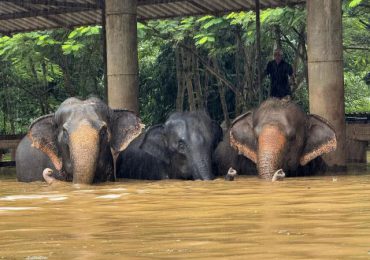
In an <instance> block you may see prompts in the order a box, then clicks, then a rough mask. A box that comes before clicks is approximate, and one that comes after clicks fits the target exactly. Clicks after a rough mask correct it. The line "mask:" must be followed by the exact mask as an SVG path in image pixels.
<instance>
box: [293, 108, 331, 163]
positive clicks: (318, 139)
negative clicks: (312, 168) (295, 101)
mask: <svg viewBox="0 0 370 260" xmlns="http://www.w3.org/2000/svg"><path fill="white" fill-rule="evenodd" d="M308 117H309V121H308V133H307V136H308V138H307V140H306V145H305V147H304V149H303V153H302V156H301V158H300V161H299V162H300V164H301V165H306V164H307V163H308V162H309V161H311V160H313V159H315V158H316V157H318V156H320V155H322V154H324V153H329V152H331V151H334V150H335V149H336V148H337V138H336V134H335V130H334V128H333V127H332V126H331V125H330V124H329V122H327V121H326V120H325V119H324V118H322V117H320V116H318V115H309V116H308Z"/></svg>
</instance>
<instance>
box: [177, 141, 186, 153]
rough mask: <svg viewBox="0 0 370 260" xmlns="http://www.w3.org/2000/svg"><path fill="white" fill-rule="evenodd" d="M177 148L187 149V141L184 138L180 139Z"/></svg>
mask: <svg viewBox="0 0 370 260" xmlns="http://www.w3.org/2000/svg"><path fill="white" fill-rule="evenodd" d="M177 149H178V150H179V151H180V152H183V151H185V149H186V143H185V142H184V140H179V142H178V144H177Z"/></svg>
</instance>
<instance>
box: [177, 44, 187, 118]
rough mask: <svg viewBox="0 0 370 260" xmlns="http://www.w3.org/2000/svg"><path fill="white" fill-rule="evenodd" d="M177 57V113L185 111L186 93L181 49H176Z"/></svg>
mask: <svg viewBox="0 0 370 260" xmlns="http://www.w3.org/2000/svg"><path fill="white" fill-rule="evenodd" d="M175 55H176V76H177V96H176V111H179V112H181V111H183V105H184V92H185V86H184V76H183V75H184V72H183V69H182V64H181V62H180V61H181V57H180V56H181V54H180V48H179V47H178V48H176V50H175Z"/></svg>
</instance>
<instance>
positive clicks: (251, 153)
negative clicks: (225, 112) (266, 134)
mask: <svg viewBox="0 0 370 260" xmlns="http://www.w3.org/2000/svg"><path fill="white" fill-rule="evenodd" d="M230 144H231V146H232V147H234V148H235V149H236V150H238V152H239V153H241V154H243V155H244V156H245V157H247V158H249V159H250V160H252V161H253V162H254V163H257V138H256V136H255V134H254V131H253V112H252V111H249V112H247V113H245V114H243V115H241V116H239V117H237V118H235V120H234V121H233V122H232V124H231V128H230Z"/></svg>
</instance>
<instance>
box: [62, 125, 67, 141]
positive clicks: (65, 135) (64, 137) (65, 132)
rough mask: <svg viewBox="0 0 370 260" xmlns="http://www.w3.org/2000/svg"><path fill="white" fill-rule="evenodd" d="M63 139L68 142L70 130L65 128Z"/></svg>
mask: <svg viewBox="0 0 370 260" xmlns="http://www.w3.org/2000/svg"><path fill="white" fill-rule="evenodd" d="M63 139H64V140H68V130H67V129H66V128H65V127H63Z"/></svg>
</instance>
